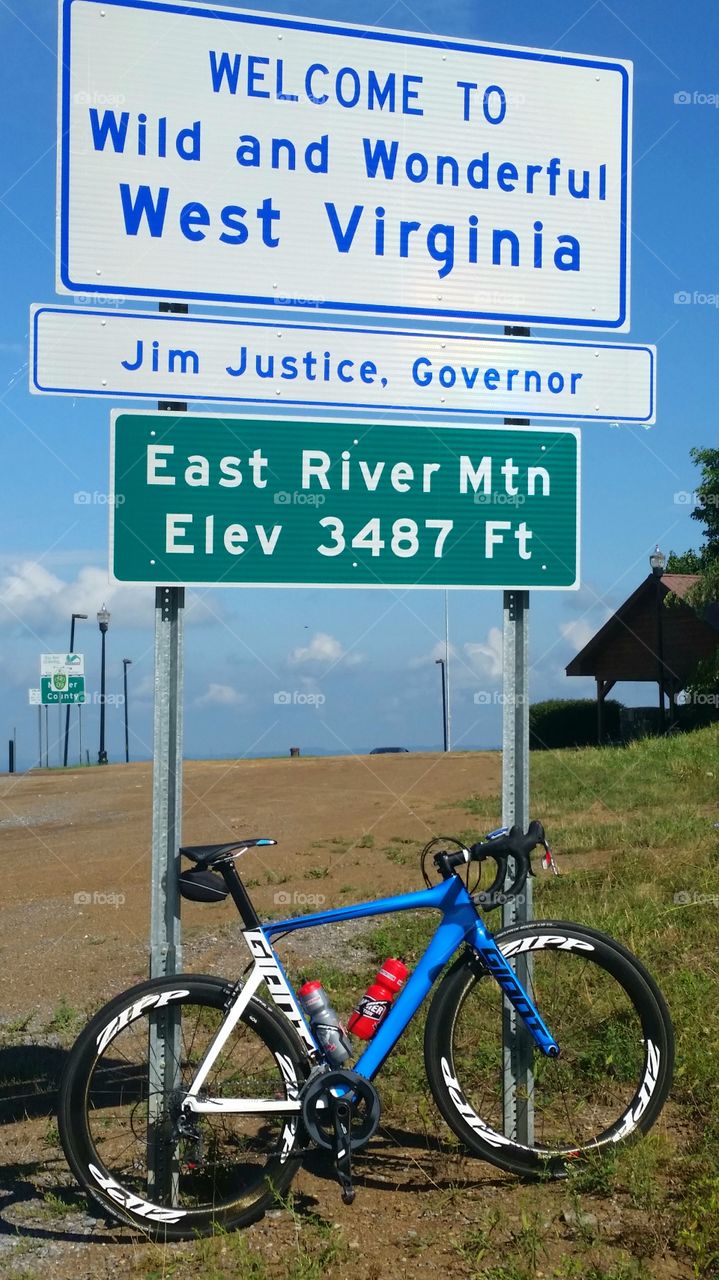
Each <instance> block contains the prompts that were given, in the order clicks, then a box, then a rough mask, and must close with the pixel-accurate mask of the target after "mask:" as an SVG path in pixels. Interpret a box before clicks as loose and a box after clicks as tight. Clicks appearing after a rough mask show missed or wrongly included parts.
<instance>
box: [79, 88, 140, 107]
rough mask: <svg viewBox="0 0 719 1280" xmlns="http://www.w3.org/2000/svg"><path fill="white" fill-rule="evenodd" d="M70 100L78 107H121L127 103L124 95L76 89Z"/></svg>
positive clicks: (97, 90)
mask: <svg viewBox="0 0 719 1280" xmlns="http://www.w3.org/2000/svg"><path fill="white" fill-rule="evenodd" d="M72 100H73V102H74V103H75V104H76V106H78V107H121V106H123V104H124V103H125V102H127V98H126V97H125V95H124V93H101V92H100V90H99V89H78V91H77V93H74V94H73V95H72Z"/></svg>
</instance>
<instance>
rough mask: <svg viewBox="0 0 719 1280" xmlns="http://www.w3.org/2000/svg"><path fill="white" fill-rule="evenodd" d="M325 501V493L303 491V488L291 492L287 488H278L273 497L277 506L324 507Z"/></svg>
mask: <svg viewBox="0 0 719 1280" xmlns="http://www.w3.org/2000/svg"><path fill="white" fill-rule="evenodd" d="M325 501H326V499H325V495H324V494H323V493H303V492H302V490H301V489H294V490H293V491H292V492H291V493H290V492H289V491H288V490H287V489H278V490H277V493H276V494H275V496H274V498H273V502H274V504H275V506H276V507H322V506H324V504H325Z"/></svg>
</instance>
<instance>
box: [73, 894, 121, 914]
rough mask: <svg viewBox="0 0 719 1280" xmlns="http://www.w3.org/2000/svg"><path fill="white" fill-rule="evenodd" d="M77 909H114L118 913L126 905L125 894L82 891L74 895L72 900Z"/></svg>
mask: <svg viewBox="0 0 719 1280" xmlns="http://www.w3.org/2000/svg"><path fill="white" fill-rule="evenodd" d="M72 900H73V902H74V903H75V906H76V907H114V908H115V910H116V911H117V909H118V907H123V906H124V905H125V895H124V893H115V892H114V890H110V891H109V892H108V893H98V892H97V890H96V891H95V892H94V893H90V892H89V891H88V890H80V891H79V892H78V893H75V894H73V898H72Z"/></svg>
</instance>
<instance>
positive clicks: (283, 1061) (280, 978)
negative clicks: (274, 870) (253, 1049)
mask: <svg viewBox="0 0 719 1280" xmlns="http://www.w3.org/2000/svg"><path fill="white" fill-rule="evenodd" d="M242 936H243V937H244V939H245V942H246V943H247V946H248V947H249V949H250V954H251V955H252V957H253V958H254V961H255V964H254V967H253V969H252V972H251V973H250V976H249V977H248V979H247V981H246V982H245V983H244V984H243V987H242V989H241V991H240V992H239V994H238V996H237V999H236V1000H235V1002H234V1004H233V1005H232V1007H231V1008H230V1009H229V1011H228V1013H227V1017H226V1018H225V1020H224V1022H223V1023H222V1026H221V1027H220V1029H219V1031H218V1032H217V1035H216V1036H215V1038H214V1040H213V1041H212V1044H211V1045H210V1047H209V1049H208V1050H207V1053H206V1054H205V1057H204V1058H203V1060H202V1062H201V1063H200V1066H199V1068H198V1070H197V1074H196V1076H195V1078H194V1080H193V1081H192V1084H191V1085H190V1088H189V1090H188V1092H187V1094H186V1096H185V1098H184V1099H183V1103H182V1109H183V1111H194V1112H197V1113H199V1114H202V1113H206V1114H212V1115H216V1114H217V1113H218V1112H220V1111H228V1112H233V1113H235V1114H243V1113H246V1114H248V1115H254V1114H261V1113H264V1112H272V1111H274V1112H279V1113H281V1114H283V1115H288V1114H292V1113H297V1112H299V1111H300V1110H301V1103H300V1102H299V1100H298V1098H297V1080H296V1078H295V1072H294V1068H293V1067H292V1064H291V1062H290V1061H289V1060H288V1059H287V1058H285V1057H284V1055H283V1054H278V1055H277V1062H278V1063H279V1067H280V1070H281V1072H282V1074H283V1076H284V1080H285V1085H286V1087H287V1092H288V1094H289V1095H290V1097H288V1098H283V1099H279V1100H278V1099H275V1098H200V1097H198V1094H199V1092H200V1090H201V1089H202V1086H203V1084H204V1083H205V1080H206V1079H207V1077H208V1075H209V1074H210V1072H211V1070H212V1068H213V1066H214V1065H215V1062H216V1061H217V1059H218V1057H219V1056H220V1054H221V1053H222V1050H223V1048H224V1046H225V1044H226V1043H227V1041H228V1040H229V1038H230V1036H231V1035H232V1033H233V1031H234V1029H235V1027H236V1026H237V1023H238V1022H239V1020H240V1018H241V1017H242V1014H243V1013H244V1011H245V1009H246V1008H247V1006H248V1004H249V1003H250V1000H251V999H252V997H253V996H254V994H255V992H256V991H257V990H258V988H259V987H260V986H261V985H262V983H263V982H264V983H265V984H266V986H267V990H268V991H269V993H270V996H271V998H272V1000H273V1002H274V1004H276V1005H277V1008H278V1009H279V1011H280V1013H282V1014H284V1016H285V1017H286V1018H287V1019H288V1020H289V1021H290V1022H291V1023H292V1026H293V1027H294V1029H295V1031H296V1032H297V1034H298V1035H299V1037H300V1039H301V1040H302V1041H303V1042H304V1044H305V1045H306V1046H307V1050H308V1053H309V1055H310V1057H311V1058H312V1059H313V1061H314V1060H316V1059H317V1058H318V1056H319V1049H318V1046H317V1044H316V1043H315V1040H314V1038H313V1036H312V1032H311V1031H310V1029H309V1027H308V1025H307V1023H306V1021H305V1019H304V1017H303V1016H302V1012H301V1010H300V1009H299V1007H298V1005H297V1002H296V1000H295V998H294V996H293V994H292V991H291V990H290V987H289V984H288V982H287V979H286V977H285V975H284V972H283V970H282V966H281V965H280V963H279V961H278V959H277V957H276V955H275V953H274V951H273V950H272V947H271V946H270V944H269V942H268V941H267V939H266V937H265V935H264V933H263V932H262V930H261V929H248V930H243V935H242ZM292 1095H294V1096H292Z"/></svg>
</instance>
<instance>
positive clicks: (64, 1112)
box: [58, 974, 307, 1240]
mask: <svg viewBox="0 0 719 1280" xmlns="http://www.w3.org/2000/svg"><path fill="white" fill-rule="evenodd" d="M231 990H232V985H231V984H230V983H227V982H223V981H222V980H221V979H220V978H212V977H206V976H201V975H197V974H192V975H187V974H184V975H179V976H177V977H173V978H161V979H157V980H155V981H152V982H145V983H142V984H141V985H140V986H137V987H133V988H132V989H131V990H130V991H126V992H124V994H123V995H121V996H117V997H116V999H115V1000H112V1001H111V1002H110V1003H109V1004H108V1005H106V1006H105V1008H104V1009H102V1010H101V1011H100V1013H98V1014H97V1015H96V1017H95V1018H93V1020H92V1022H90V1023H89V1025H88V1026H87V1027H86V1028H85V1030H84V1031H83V1032H82V1033H81V1035H80V1036H79V1038H78V1040H77V1042H76V1044H75V1046H74V1047H73V1049H72V1051H71V1054H70V1058H69V1060H68V1064H67V1068H66V1070H65V1075H64V1077H63V1081H62V1085H61V1090H60V1107H59V1115H58V1126H59V1130H60V1137H61V1140H62V1144H63V1147H64V1150H65V1155H66V1156H67V1160H68V1163H69V1165H70V1168H71V1169H72V1171H73V1173H74V1174H75V1177H76V1178H77V1180H78V1182H79V1183H80V1184H81V1186H82V1187H83V1188H84V1189H85V1190H86V1191H87V1192H88V1193H89V1194H90V1195H91V1196H92V1197H93V1198H94V1199H95V1200H97V1201H99V1202H100V1204H101V1205H102V1207H103V1209H104V1210H105V1211H106V1212H107V1213H109V1214H111V1215H112V1216H114V1217H115V1218H118V1219H119V1220H120V1221H122V1222H126V1223H130V1224H131V1225H132V1226H134V1227H136V1228H137V1229H138V1230H140V1231H142V1232H143V1233H144V1234H145V1235H149V1236H152V1237H153V1238H159V1239H168V1240H171V1239H185V1238H188V1237H192V1236H196V1235H205V1234H207V1233H209V1232H211V1231H212V1230H213V1229H214V1228H215V1227H219V1228H224V1229H231V1228H233V1227H242V1226H246V1225H248V1224H249V1223H250V1222H254V1221H255V1220H256V1219H257V1218H259V1217H261V1216H262V1214H263V1212H264V1210H265V1209H266V1208H268V1207H270V1206H271V1205H272V1203H273V1202H274V1201H275V1199H276V1197H277V1195H278V1193H280V1192H282V1191H284V1190H286V1188H287V1187H288V1186H289V1184H290V1182H291V1180H292V1178H293V1176H294V1174H295V1173H296V1172H297V1169H298V1167H299V1160H298V1157H297V1156H296V1155H295V1154H293V1150H294V1147H295V1144H296V1141H297V1136H298V1128H299V1115H298V1113H297V1112H291V1111H288V1112H287V1113H284V1112H282V1111H281V1110H280V1111H270V1112H267V1113H264V1114H246V1113H243V1114H237V1113H233V1112H229V1111H221V1110H220V1111H218V1112H217V1113H213V1114H209V1115H208V1114H204V1113H203V1114H201V1115H200V1114H189V1113H187V1114H185V1115H183V1114H182V1111H181V1102H182V1098H183V1097H184V1095H185V1093H186V1092H187V1090H188V1088H189V1087H190V1084H191V1083H192V1080H193V1078H194V1076H195V1075H196V1073H197V1069H198V1067H199V1065H200V1063H201V1062H202V1060H203V1058H204V1056H205V1053H206V1052H207V1049H208V1048H209V1046H210V1044H211V1043H212V1040H213V1039H214V1036H215V1034H216V1032H217V1030H218V1029H219V1027H220V1026H221V1025H222V1022H223V1020H224V1018H225V1015H226V1006H227V1002H228V996H229V994H230V992H231ZM158 1037H159V1038H160V1039H161V1041H162V1044H163V1045H164V1061H165V1064H166V1065H165V1068H164V1072H162V1073H161V1074H160V1075H159V1076H158V1066H157V1064H158V1052H157V1043H158ZM151 1044H152V1049H151ZM151 1062H152V1064H153V1065H152V1069H151ZM306 1073H307V1059H306V1057H305V1055H304V1052H303V1049H302V1046H301V1045H300V1042H299V1040H298V1039H297V1038H296V1037H295V1035H294V1032H293V1030H292V1028H291V1027H289V1026H288V1025H287V1024H286V1023H285V1021H284V1020H283V1019H282V1018H280V1017H279V1016H278V1015H277V1014H276V1013H275V1012H274V1011H273V1010H272V1009H270V1008H269V1007H268V1006H267V1005H265V1004H264V1003H263V1002H262V1001H261V1000H257V999H253V1000H251V1001H250V1002H249V1003H248V1005H247V1008H246V1009H245V1011H244V1013H243V1015H242V1018H241V1019H240V1021H239V1023H238V1024H237V1026H236V1027H235V1029H234V1031H233V1032H232V1035H231V1037H230V1038H229V1040H228V1041H227V1043H226V1044H225V1045H224V1046H223V1049H222V1051H221V1053H220V1055H219V1057H218V1059H217V1061H216V1062H215V1064H214V1066H213V1068H212V1070H211V1073H210V1075H209V1077H208V1079H207V1081H206V1082H205V1090H206V1093H207V1095H208V1096H209V1097H211V1098H213V1099H214V1098H218V1099H222V1098H252V1099H258V1098H259V1099H265V1100H272V1101H279V1102H281V1101H282V1100H285V1099H287V1100H294V1099H296V1098H297V1095H298V1092H299V1088H300V1086H301V1084H302V1082H303V1080H304V1078H305V1076H306Z"/></svg>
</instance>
